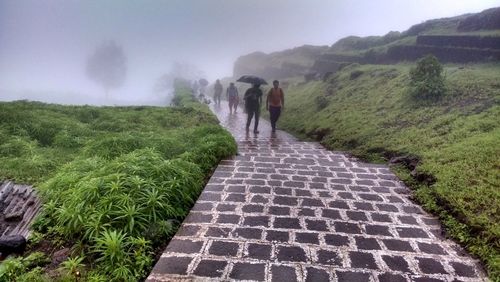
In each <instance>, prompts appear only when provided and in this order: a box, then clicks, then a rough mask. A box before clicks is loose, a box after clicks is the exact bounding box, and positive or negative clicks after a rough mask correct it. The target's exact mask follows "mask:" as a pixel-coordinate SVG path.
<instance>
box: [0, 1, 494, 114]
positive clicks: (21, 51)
mask: <svg viewBox="0 0 500 282" xmlns="http://www.w3.org/2000/svg"><path fill="white" fill-rule="evenodd" d="M495 6H500V0H482V1H479V0H463V1H460V0H442V1H427V0H405V1H400V0H372V1H367V0H338V1H333V0H331V1H326V0H308V1H303V0H272V1H271V0H245V1H239V0H238V1H237V0H211V1H207V0H171V1H159V0H158V1H152V0H141V1H139V0H137V1H124V0H115V1H112V0H109V1H97V0H96V1H92V0H87V1H83V0H82V1H74V0H59V1H56V0H46V1H42V0H0V100H4V101H9V100H17V99H29V100H40V101H45V102H57V103H65V104H73V103H74V104H108V105H115V104H120V105H122V104H159V105H161V104H165V103H166V102H167V98H166V97H167V94H168V92H169V90H167V89H162V91H157V90H158V89H157V81H158V79H159V78H160V77H161V76H164V75H168V73H169V72H171V71H172V68H173V64H174V63H175V62H177V65H188V66H192V68H193V69H194V68H196V69H197V70H196V71H197V73H198V74H199V75H200V76H201V75H202V76H204V77H205V78H207V79H208V80H209V81H211V82H212V81H213V80H215V79H216V78H220V77H227V76H231V75H232V68H233V63H234V61H235V60H236V59H237V58H238V57H239V56H241V55H244V54H247V53H250V52H254V51H263V52H272V51H278V50H283V49H286V48H292V47H296V46H300V45H304V44H312V45H331V44H333V43H334V42H335V41H336V40H338V39H340V38H342V37H345V36H348V35H358V36H367V35H383V34H385V33H387V32H388V31H391V30H395V31H403V30H406V29H407V28H408V27H410V26H411V25H413V24H417V23H420V22H422V21H425V20H428V19H433V18H440V17H449V16H456V15H460V14H464V13H471V12H479V11H482V10H484V9H487V8H490V7H495ZM110 40H112V41H114V42H116V44H117V45H118V46H120V47H121V49H122V51H123V54H124V57H125V65H126V74H125V80H124V82H123V84H122V85H121V86H120V87H118V88H116V89H115V88H110V89H109V93H108V95H107V96H106V95H105V90H104V89H103V86H102V85H99V84H98V83H96V82H95V81H93V80H91V79H89V76H88V75H87V74H86V66H87V63H88V60H89V57H90V56H91V55H92V54H93V53H94V52H95V50H96V48H97V47H98V46H100V45H102V44H103V42H108V41H110ZM200 73H203V74H200Z"/></svg>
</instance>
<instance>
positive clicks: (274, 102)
mask: <svg viewBox="0 0 500 282" xmlns="http://www.w3.org/2000/svg"><path fill="white" fill-rule="evenodd" d="M279 86H280V83H279V81H277V80H275V81H273V88H271V89H270V90H269V92H268V93H267V99H266V109H267V110H268V111H269V119H270V120H271V127H272V129H273V133H274V132H276V122H277V121H278V119H279V117H280V115H281V110H282V109H284V107H285V95H284V94H283V89H281V88H280V87H279Z"/></svg>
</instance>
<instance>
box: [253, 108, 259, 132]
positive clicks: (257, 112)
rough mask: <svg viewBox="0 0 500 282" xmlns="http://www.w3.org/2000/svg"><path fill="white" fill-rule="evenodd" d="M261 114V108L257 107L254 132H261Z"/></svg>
mask: <svg viewBox="0 0 500 282" xmlns="http://www.w3.org/2000/svg"><path fill="white" fill-rule="evenodd" d="M259 116H260V109H259V108H257V109H255V122H254V128H253V132H254V133H259V130H258V127H259Z"/></svg>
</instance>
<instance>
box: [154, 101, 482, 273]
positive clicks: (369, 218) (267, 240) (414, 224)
mask: <svg viewBox="0 0 500 282" xmlns="http://www.w3.org/2000/svg"><path fill="white" fill-rule="evenodd" d="M238 111H239V112H238V113H237V114H233V115H230V114H229V111H228V109H227V104H226V103H225V102H224V101H223V102H222V107H220V108H216V109H214V112H215V113H216V114H217V116H218V117H219V120H220V121H221V124H222V125H223V126H225V127H226V128H227V129H228V130H229V131H231V133H232V134H233V135H234V137H235V139H236V140H237V141H238V146H239V154H238V155H237V156H234V157H233V158H230V159H227V160H223V161H222V162H221V163H220V164H219V166H218V167H217V169H216V171H215V173H214V174H213V176H212V177H211V179H210V181H209V182H208V184H207V186H206V187H205V189H204V191H203V192H202V194H201V196H200V198H199V199H198V201H197V202H196V204H195V206H194V208H193V209H192V210H191V212H190V214H189V216H188V217H187V218H186V220H185V221H184V222H183V224H182V227H181V228H180V230H179V231H178V232H177V234H176V235H175V237H174V238H173V239H172V241H171V242H170V244H169V245H168V246H167V248H166V249H165V251H164V253H163V254H162V257H161V259H160V260H159V261H158V263H157V264H156V266H155V267H154V269H153V272H152V273H151V275H150V276H149V278H148V280H147V281H193V280H194V281H211V280H213V281H228V280H257V281H287V282H292V281H337V280H338V281H484V280H485V278H484V274H483V272H482V271H481V270H480V268H479V267H478V266H477V265H476V261H475V260H473V259H472V258H470V257H469V256H468V255H467V254H466V253H465V252H464V251H463V250H462V249H461V248H460V247H459V246H457V245H456V244H455V243H453V242H451V241H449V240H446V239H444V238H442V236H441V234H442V232H441V229H440V225H439V222H438V221H437V220H436V219H435V218H433V217H432V216H430V215H428V214H427V213H425V212H424V211H423V210H422V209H421V208H420V207H419V206H417V205H415V204H414V203H413V202H412V201H411V200H409V194H410V191H409V190H408V188H406V187H405V186H404V184H403V183H401V182H400V181H398V179H397V177H396V176H395V175H394V174H393V173H392V172H391V171H390V170H389V169H388V167H387V166H384V165H373V164H367V163H363V162H360V161H358V160H355V159H352V158H349V157H348V156H346V155H345V154H342V153H340V152H331V151H328V150H326V149H324V148H323V147H322V146H321V145H320V144H318V143H315V142H300V141H297V140H296V139H295V138H294V137H293V136H291V135H289V134H287V133H285V132H281V131H278V132H277V133H276V134H275V135H272V134H271V128H270V124H269V123H268V122H267V121H264V120H261V124H260V126H259V130H260V132H261V133H260V134H258V135H255V134H253V133H252V132H251V133H250V134H246V132H245V130H244V126H245V121H246V115H245V114H244V113H242V111H241V109H238ZM284 114H286V112H285V113H284ZM278 127H279V123H278ZM251 128H252V127H251Z"/></svg>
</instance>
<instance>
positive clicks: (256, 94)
mask: <svg viewBox="0 0 500 282" xmlns="http://www.w3.org/2000/svg"><path fill="white" fill-rule="evenodd" d="M262 96H263V93H262V90H261V89H260V84H253V85H252V87H251V88H249V89H248V90H247V91H246V92H245V95H244V96H243V99H244V100H245V109H246V110H247V114H248V116H247V124H246V131H247V132H248V131H249V129H250V123H251V122H252V118H253V117H254V116H255V121H254V129H253V132H254V133H255V134H257V133H259V130H258V127H259V115H260V107H261V105H262Z"/></svg>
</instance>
